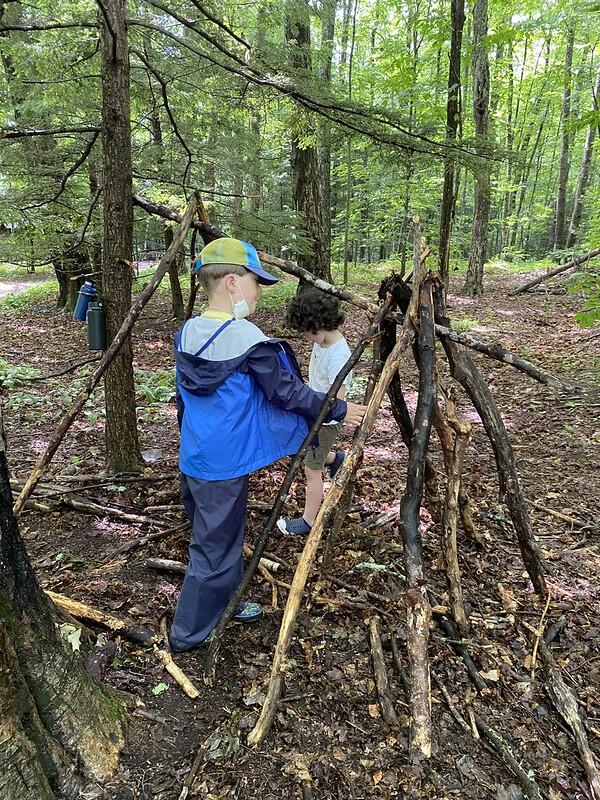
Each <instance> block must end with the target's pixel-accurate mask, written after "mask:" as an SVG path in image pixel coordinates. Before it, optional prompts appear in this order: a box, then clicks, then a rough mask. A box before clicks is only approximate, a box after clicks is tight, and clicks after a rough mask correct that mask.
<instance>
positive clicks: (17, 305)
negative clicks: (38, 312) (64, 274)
mask: <svg viewBox="0 0 600 800" xmlns="http://www.w3.org/2000/svg"><path fill="white" fill-rule="evenodd" d="M57 293H58V283H57V281H55V280H47V281H40V282H39V283H32V284H31V286H29V287H28V288H27V289H21V290H20V291H19V292H17V293H16V294H7V295H5V296H4V297H2V298H0V312H5V311H9V312H10V311H23V310H25V309H27V308H29V306H31V305H34V304H35V303H39V302H41V301H48V300H50V301H51V300H54V299H55V298H56V295H57Z"/></svg>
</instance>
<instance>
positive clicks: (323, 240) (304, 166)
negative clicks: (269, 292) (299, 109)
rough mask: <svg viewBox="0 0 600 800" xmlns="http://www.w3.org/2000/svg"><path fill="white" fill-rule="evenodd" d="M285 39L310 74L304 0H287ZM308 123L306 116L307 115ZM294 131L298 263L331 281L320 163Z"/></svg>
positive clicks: (298, 66) (301, 70) (294, 60)
mask: <svg viewBox="0 0 600 800" xmlns="http://www.w3.org/2000/svg"><path fill="white" fill-rule="evenodd" d="M285 38H286V41H287V44H288V47H289V48H290V62H291V66H292V67H293V68H294V69H295V70H297V71H298V74H299V75H300V76H302V77H303V78H307V77H309V76H310V74H311V71H312V68H311V39H310V19H309V9H308V5H307V3H306V0H289V2H288V4H287V7H286V20H285ZM306 121H307V122H310V120H309V118H306ZM306 133H307V131H298V130H297V131H296V132H295V133H294V135H293V138H292V146H291V157H290V163H291V170H292V187H293V197H294V208H295V210H296V212H297V214H298V216H299V218H300V219H299V222H300V225H301V228H302V230H303V231H304V234H305V236H306V240H307V241H306V243H307V249H308V252H307V253H305V254H304V253H299V254H298V263H299V264H300V265H301V266H305V267H306V268H307V269H308V268H310V270H311V272H313V273H314V274H315V275H317V276H318V277H321V278H325V279H326V280H328V281H331V269H330V260H329V250H328V241H329V234H328V231H327V230H326V220H325V214H324V200H323V186H322V180H321V172H322V165H321V163H320V159H319V151H318V148H317V147H316V146H315V145H312V144H309V145H306V143H305V142H303V141H302V139H303V136H302V134H304V135H306ZM300 288H302V285H301V286H300Z"/></svg>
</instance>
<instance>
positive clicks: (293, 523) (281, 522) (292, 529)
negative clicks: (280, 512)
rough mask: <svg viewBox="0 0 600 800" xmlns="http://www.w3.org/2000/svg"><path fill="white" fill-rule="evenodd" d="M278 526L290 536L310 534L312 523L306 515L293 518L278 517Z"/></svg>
mask: <svg viewBox="0 0 600 800" xmlns="http://www.w3.org/2000/svg"><path fill="white" fill-rule="evenodd" d="M277 527H278V528H279V530H280V531H281V532H282V533H285V534H288V535H290V536H308V534H309V533H310V525H309V524H308V522H307V521H306V520H305V519H304V517H294V518H293V519H278V520H277Z"/></svg>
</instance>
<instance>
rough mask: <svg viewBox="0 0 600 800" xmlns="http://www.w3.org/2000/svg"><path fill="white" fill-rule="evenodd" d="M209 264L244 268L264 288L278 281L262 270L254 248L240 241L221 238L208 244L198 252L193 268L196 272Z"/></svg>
mask: <svg viewBox="0 0 600 800" xmlns="http://www.w3.org/2000/svg"><path fill="white" fill-rule="evenodd" d="M209 264H235V265H236V266H238V267H245V268H246V269H247V270H250V272H253V273H254V274H255V275H256V276H257V277H258V282H259V283H262V284H264V285H265V286H270V285H271V284H273V283H277V281H278V280H279V278H276V277H275V276H274V275H271V273H270V272H267V271H266V270H265V269H263V267H262V264H261V263H260V259H259V258H258V253H257V252H256V248H254V247H253V246H252V245H251V244H249V243H248V242H243V241H242V240H241V239H229V238H222V239H214V240H213V241H212V242H209V243H208V244H207V245H206V247H204V248H203V249H202V250H201V251H200V255H199V257H198V260H197V261H196V266H195V270H196V272H198V270H199V269H202V267H206V266H208V265H209Z"/></svg>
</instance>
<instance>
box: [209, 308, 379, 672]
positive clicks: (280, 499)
mask: <svg viewBox="0 0 600 800" xmlns="http://www.w3.org/2000/svg"><path fill="white" fill-rule="evenodd" d="M388 308H389V303H388V302H386V303H384V304H383V305H382V307H381V308H380V309H378V313H377V315H376V317H375V319H374V320H373V322H372V324H371V325H370V326H369V328H368V329H367V331H366V333H365V335H364V336H363V338H362V339H361V341H360V342H359V343H358V345H357V346H356V347H355V348H354V350H353V351H352V353H351V355H350V358H349V359H348V361H346V363H345V364H344V366H343V367H342V369H341V370H340V372H339V373H338V375H337V377H336V379H335V380H334V382H333V383H332V385H331V387H330V388H329V391H328V392H327V394H326V395H325V399H324V400H323V405H322V407H321V411H320V412H319V416H318V417H317V418H316V420H315V421H314V423H313V425H312V427H311V428H310V430H309V431H308V433H307V434H306V437H305V439H304V441H303V442H302V445H301V446H300V449H299V450H298V452H297V453H296V455H295V456H294V458H293V459H292V463H291V464H290V467H289V469H288V473H287V475H286V476H285V478H284V480H283V483H282V485H281V487H280V489H279V491H278V493H277V496H276V498H275V502H274V503H273V508H272V509H271V513H270V515H269V518H268V520H267V521H266V523H265V526H264V528H263V529H262V532H261V534H260V536H259V537H258V539H257V541H256V542H255V545H254V553H253V555H252V558H251V559H250V563H249V564H248V567H247V569H246V572H245V573H244V576H243V578H242V580H241V582H240V583H239V585H238V587H237V589H236V590H235V592H234V593H233V595H232V597H231V599H230V600H229V603H228V605H227V607H226V608H225V610H224V611H223V614H222V615H221V619H220V620H219V622H218V624H217V627H216V628H215V633H214V639H213V641H212V643H211V645H210V647H209V650H208V655H207V656H206V663H205V665H204V681H205V683H211V682H212V681H213V680H214V674H215V666H216V660H217V654H218V651H219V647H220V644H221V635H222V633H223V631H224V630H225V627H226V625H227V624H228V622H229V620H230V619H231V618H232V617H233V614H234V613H235V609H236V608H237V606H238V603H239V602H240V600H241V598H242V596H243V594H244V592H245V591H246V588H247V587H248V585H249V584H250V581H251V580H252V577H253V575H254V573H255V572H256V568H257V566H258V562H259V560H260V557H261V556H262V553H263V550H264V549H265V547H266V544H267V541H268V539H269V536H270V535H271V532H272V530H273V528H274V527H275V522H276V521H277V519H278V517H279V514H280V513H281V509H282V508H283V504H284V503H285V501H286V499H287V496H288V492H289V490H290V487H291V485H292V481H293V480H294V477H295V475H296V473H297V471H298V469H299V468H300V464H301V463H302V459H303V458H304V454H305V453H306V451H307V450H308V447H309V445H310V443H311V442H312V440H313V439H314V437H315V436H316V435H317V433H318V431H319V429H320V428H321V425H322V424H323V421H324V419H325V417H326V416H327V414H328V412H329V409H330V408H331V406H332V405H333V403H334V402H335V398H336V396H337V393H338V391H339V389H340V387H341V385H342V383H343V382H344V378H345V377H346V375H348V373H349V372H350V370H351V369H352V368H353V366H354V365H355V364H356V363H357V362H358V360H359V358H360V357H361V355H362V354H363V352H364V350H365V348H366V346H367V343H368V342H369V341H370V340H371V338H372V337H373V335H374V334H375V333H376V332H377V329H378V326H379V323H380V322H381V320H382V319H383V317H384V315H385V314H386V313H387V310H388Z"/></svg>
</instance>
